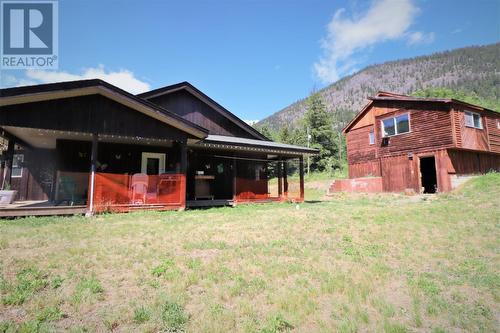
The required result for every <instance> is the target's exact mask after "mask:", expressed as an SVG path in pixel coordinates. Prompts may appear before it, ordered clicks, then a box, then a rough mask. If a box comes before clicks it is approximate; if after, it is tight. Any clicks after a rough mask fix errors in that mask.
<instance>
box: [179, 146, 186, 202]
mask: <svg viewBox="0 0 500 333" xmlns="http://www.w3.org/2000/svg"><path fill="white" fill-rule="evenodd" d="M180 154H181V156H180V158H181V168H180V173H181V175H182V177H181V179H182V180H181V190H180V191H181V193H180V198H181V207H180V208H179V210H184V209H186V186H187V163H188V160H187V144H186V142H182V143H181V144H180Z"/></svg>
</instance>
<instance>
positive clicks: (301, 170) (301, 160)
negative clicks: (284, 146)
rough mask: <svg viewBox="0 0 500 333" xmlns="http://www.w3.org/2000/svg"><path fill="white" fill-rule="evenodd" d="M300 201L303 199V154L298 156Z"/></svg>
mask: <svg viewBox="0 0 500 333" xmlns="http://www.w3.org/2000/svg"><path fill="white" fill-rule="evenodd" d="M299 176H300V201H304V156H302V155H300V157H299Z"/></svg>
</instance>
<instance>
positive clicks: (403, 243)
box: [0, 174, 500, 332]
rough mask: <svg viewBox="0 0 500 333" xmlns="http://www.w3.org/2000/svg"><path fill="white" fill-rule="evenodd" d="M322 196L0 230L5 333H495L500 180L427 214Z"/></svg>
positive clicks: (363, 198)
mask: <svg viewBox="0 0 500 333" xmlns="http://www.w3.org/2000/svg"><path fill="white" fill-rule="evenodd" d="M319 188H321V186H319V185H318V184H317V182H315V183H313V184H312V186H311V187H309V188H308V191H309V196H308V198H310V199H311V202H309V203H308V202H306V203H304V204H301V205H299V206H296V205H293V204H269V205H242V206H238V207H236V208H216V209H208V210H193V211H186V212H148V213H131V214H116V215H101V216H97V217H95V218H91V219H86V218H83V217H71V218H26V219H20V220H10V221H0V268H1V271H0V273H1V274H0V300H1V302H0V332H51V331H70V332H93V331H98V332H105V331H113V332H131V331H136V332H158V331H177V332H181V331H186V332H235V331H236V332H288V331H294V332H332V331H339V332H366V331H370V332H372V331H375V332H429V331H432V332H456V331H483V332H495V331H498V327H499V321H498V318H499V317H500V310H499V302H500V293H499V290H500V275H499V267H500V262H499V261H500V260H499V254H498V239H499V236H500V235H499V234H500V233H499V229H500V208H499V206H498V204H497V201H498V200H497V198H498V197H499V196H500V175H498V174H489V175H487V176H484V177H480V178H477V179H475V180H473V181H472V182H471V183H469V184H467V185H466V186H465V187H464V188H463V189H462V190H461V191H459V192H456V193H452V194H444V195H437V196H436V197H435V198H433V199H432V200H429V199H427V197H418V198H416V197H412V198H408V197H405V196H402V195H394V194H384V195H382V194H380V195H351V194H337V195H335V196H333V197H329V198H326V197H324V193H323V192H322V191H320V190H318V189H319Z"/></svg>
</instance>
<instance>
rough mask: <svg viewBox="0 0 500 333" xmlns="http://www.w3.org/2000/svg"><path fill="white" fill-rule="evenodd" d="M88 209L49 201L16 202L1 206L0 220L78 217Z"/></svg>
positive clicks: (82, 206)
mask: <svg viewBox="0 0 500 333" xmlns="http://www.w3.org/2000/svg"><path fill="white" fill-rule="evenodd" d="M86 209H87V207H86V206H84V205H78V206H55V205H54V204H52V203H50V202H48V201H15V202H13V203H12V204H9V205H0V218H2V217H23V216H48V215H78V214H85V211H86Z"/></svg>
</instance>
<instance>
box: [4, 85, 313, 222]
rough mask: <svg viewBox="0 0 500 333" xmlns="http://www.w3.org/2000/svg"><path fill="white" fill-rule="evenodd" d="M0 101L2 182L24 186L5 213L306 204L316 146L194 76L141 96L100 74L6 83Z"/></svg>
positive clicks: (19, 189) (19, 186)
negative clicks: (296, 140)
mask: <svg viewBox="0 0 500 333" xmlns="http://www.w3.org/2000/svg"><path fill="white" fill-rule="evenodd" d="M0 107H1V110H0V127H1V134H2V138H3V142H4V150H3V152H2V168H1V170H0V172H1V181H2V188H3V189H6V188H8V187H10V189H12V190H15V191H17V196H16V198H15V200H16V202H15V203H14V204H13V205H12V204H11V205H3V206H2V207H0V216H10V215H19V214H21V213H22V214H27V215H36V214H56V213H61V214H62V213H82V212H85V213H89V214H92V213H95V212H103V211H131V210H136V209H158V210H164V209H184V208H185V207H190V206H213V205H227V204H236V203H244V202H268V201H286V200H293V201H302V200H303V199H304V183H303V156H304V155H306V154H314V153H316V150H314V149H308V148H304V147H298V146H292V145H287V144H280V143H275V142H273V141H270V140H269V139H268V138H266V137H265V136H264V135H262V134H261V133H259V132H258V131H257V130H255V129H254V128H252V127H251V126H249V125H248V124H246V123H245V122H244V121H242V120H241V119H239V118H238V117H236V116H235V115H234V114H232V113H231V112H229V111H228V110H226V109H225V108H224V107H222V106H221V105H220V104H218V103H217V102H215V101H214V100H212V99H211V98H210V97H208V96H207V95H205V94H204V93H203V92H201V91H200V90H198V89H197V88H195V87H194V86H192V85H191V84H189V83H187V82H183V83H179V84H175V85H172V86H168V87H164V88H161V89H157V90H153V91H150V92H147V93H144V94H140V95H137V96H136V95H132V94H130V93H127V92H126V91H123V90H121V89H119V88H117V87H115V86H113V85H111V84H109V83H106V82H104V81H101V80H81V81H73V82H64V83H53V84H43V85H36V86H27V87H17V88H8V89H2V90H0ZM1 193H2V192H0V196H1ZM0 199H1V198H0ZM0 201H1V200H0Z"/></svg>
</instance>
